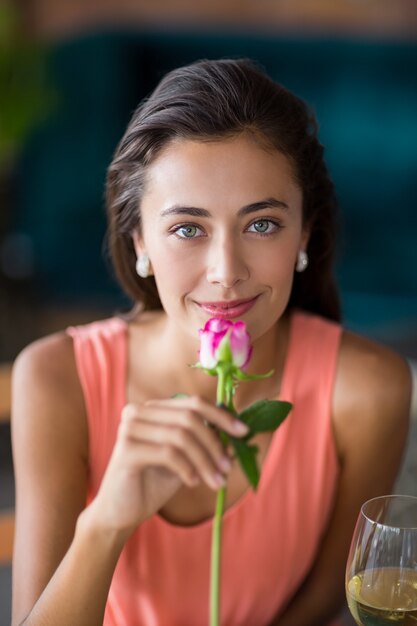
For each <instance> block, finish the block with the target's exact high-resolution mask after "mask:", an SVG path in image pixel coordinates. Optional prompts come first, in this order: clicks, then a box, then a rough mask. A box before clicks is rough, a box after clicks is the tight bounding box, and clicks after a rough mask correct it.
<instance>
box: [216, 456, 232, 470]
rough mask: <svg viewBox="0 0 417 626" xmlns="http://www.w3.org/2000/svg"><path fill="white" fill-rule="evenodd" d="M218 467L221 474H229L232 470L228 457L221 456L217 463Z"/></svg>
mask: <svg viewBox="0 0 417 626" xmlns="http://www.w3.org/2000/svg"><path fill="white" fill-rule="evenodd" d="M219 466H220V469H221V470H223V472H229V471H230V470H231V468H232V462H231V460H230V459H229V457H228V456H223V457H222V458H221V459H220V461H219Z"/></svg>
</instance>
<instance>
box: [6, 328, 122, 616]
mask: <svg viewBox="0 0 417 626" xmlns="http://www.w3.org/2000/svg"><path fill="white" fill-rule="evenodd" d="M12 429H13V430H12V437H13V455H14V464H15V475H16V493H17V502H16V510H17V518H16V519H17V523H16V538H15V548H14V559H13V624H20V623H22V621H24V622H25V623H28V624H32V623H42V624H49V623H51V624H52V623H61V624H65V623H66V620H65V616H66V613H67V612H68V611H69V612H70V614H71V612H72V615H73V622H72V623H79V624H83V623H85V622H83V619H84V618H82V619H80V620H78V616H77V615H75V616H74V614H73V611H74V607H77V610H78V611H80V612H81V611H83V610H86V616H87V617H88V623H89V624H91V625H94V624H96V623H97V624H98V623H100V621H101V622H102V614H103V612H104V602H105V598H106V595H107V589H108V586H109V584H110V580H111V574H112V571H113V568H114V565H115V560H116V559H117V551H116V550H115V546H114V545H110V544H109V542H108V541H107V543H106V542H104V544H103V549H101V547H100V546H99V541H96V542H94V543H93V542H91V541H89V539H90V536H91V534H92V533H93V532H94V531H93V527H90V528H89V527H88V524H87V523H86V522H85V523H84V524H81V523H78V524H77V520H78V517H79V515H80V513H81V511H82V510H83V509H84V507H85V502H86V485H87V445H88V441H87V425H86V417H85V409H84V402H83V397H82V392H81V389H80V385H79V383H78V377H77V373H76V369H75V363H74V358H73V350H72V341H71V340H70V339H69V338H68V337H66V336H64V335H56V336H53V337H50V338H48V339H47V340H42V341H40V342H37V343H36V344H33V345H32V346H30V347H29V348H27V349H26V350H25V351H24V352H23V353H22V354H21V355H20V356H19V358H18V359H17V361H16V364H15V367H14V374H13V407H12ZM90 526H91V525H90ZM76 528H77V532H75V529H76ZM74 533H75V536H74ZM88 544H89V546H90V547H91V552H89V555H90V556H91V564H90V568H88V567H85V568H84V564H85V559H83V560H81V561H80V560H79V558H80V556H82V555H83V554H84V553H85V552H86V550H87V545H88ZM70 545H71V549H70V550H69V551H68V548H69V546H70ZM92 546H94V548H93V547H92ZM96 547H97V548H98V549H96ZM118 547H119V546H118ZM89 549H90V548H89ZM67 551H68V552H67ZM66 553H67V554H66ZM65 554H66V556H65ZM103 555H104V556H105V558H104V556H103ZM64 556H65V559H64ZM100 557H101V559H100ZM63 559H64V560H63ZM61 561H62V563H61ZM95 561H96V562H95ZM106 561H107V562H106ZM60 563H61V565H60V567H59V568H58V566H59V564H60ZM80 563H83V567H80ZM57 568H58V569H57ZM91 568H94V569H95V572H94V574H95V575H94V577H91V578H90V579H89V576H91V571H90V570H91ZM54 573H55V574H54ZM52 577H53V578H52ZM51 579H52V580H51ZM93 580H94V589H91V583H92V581H93ZM49 581H51V582H50V583H49V585H48V582H49ZM84 586H85V587H84ZM46 587H47V593H46V594H45V595H44V596H43V601H44V602H45V601H46V602H48V596H49V597H52V596H54V601H53V602H52V603H51V606H50V609H49V610H47V611H46V612H45V614H44V613H43V611H42V603H40V604H37V609H36V611H34V613H33V614H31V616H30V618H28V619H27V620H25V618H26V616H27V615H28V614H29V613H30V611H31V609H32V607H33V606H34V605H35V603H36V600H37V599H38V598H39V597H40V596H41V593H42V591H43V590H44V589H45V588H46ZM83 587H84V589H83ZM54 588H55V590H54ZM59 589H71V590H72V593H71V597H70V594H63V597H62V598H61V599H59V598H58V597H57V596H58V595H59ZM86 592H87V593H88V596H89V600H88V602H86V597H87V596H86ZM71 605H72V606H71ZM37 613H38V614H39V621H36V614H37ZM94 614H95V616H94ZM58 615H59V617H58Z"/></svg>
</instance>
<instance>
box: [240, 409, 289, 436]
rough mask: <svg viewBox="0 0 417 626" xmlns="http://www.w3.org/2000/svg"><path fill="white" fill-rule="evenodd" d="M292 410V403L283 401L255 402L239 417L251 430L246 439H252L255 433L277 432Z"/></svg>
mask: <svg viewBox="0 0 417 626" xmlns="http://www.w3.org/2000/svg"><path fill="white" fill-rule="evenodd" d="M291 409H292V404H291V403H290V402H284V401H281V400H259V401H258V402H255V403H254V404H252V405H251V406H250V407H248V408H247V409H245V410H244V411H242V413H240V415H239V418H240V419H241V420H242V421H243V422H245V424H247V425H248V426H249V428H250V432H249V433H248V434H247V435H246V437H245V439H246V440H248V439H250V438H251V437H252V436H253V435H254V434H255V433H265V432H271V431H273V430H276V429H277V428H278V426H280V425H281V424H282V422H283V421H284V419H285V418H286V417H287V415H288V413H289V412H290V411H291Z"/></svg>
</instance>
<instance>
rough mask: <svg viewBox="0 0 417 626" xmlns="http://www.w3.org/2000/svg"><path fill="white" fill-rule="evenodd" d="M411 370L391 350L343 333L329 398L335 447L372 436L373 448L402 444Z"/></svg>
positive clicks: (406, 421) (404, 434) (406, 424)
mask: <svg viewBox="0 0 417 626" xmlns="http://www.w3.org/2000/svg"><path fill="white" fill-rule="evenodd" d="M411 387H412V382H411V372H410V367H409V365H408V363H407V361H406V360H405V359H404V358H403V357H402V356H401V355H399V354H397V353H396V352H395V351H393V350H391V349H390V348H388V347H386V346H383V345H381V344H378V343H376V342H374V341H371V340H369V339H366V338H365V337H361V336H359V335H356V334H354V333H351V332H348V331H345V332H344V333H343V336H342V342H341V349H340V356H339V363H338V368H337V375H336V384H335V394H334V422H335V429H336V435H337V436H338V439H339V447H340V449H341V451H342V453H343V446H344V442H346V443H347V444H348V445H349V444H351V443H352V438H355V439H356V441H358V438H359V437H365V440H366V438H367V437H368V436H369V437H370V438H371V437H372V438H373V440H374V442H375V445H378V442H379V443H382V442H384V441H385V442H388V441H389V439H390V437H393V440H391V441H392V442H395V441H396V440H397V441H399V442H400V441H403V440H404V438H405V437H406V433H407V431H408V421H409V412H410V404H411Z"/></svg>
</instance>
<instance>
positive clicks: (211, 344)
mask: <svg viewBox="0 0 417 626" xmlns="http://www.w3.org/2000/svg"><path fill="white" fill-rule="evenodd" d="M199 333H200V364H201V365H202V366H203V367H204V368H206V369H214V368H215V367H216V365H217V364H218V362H219V361H221V360H223V361H229V362H231V363H232V364H233V365H234V366H235V367H238V368H244V367H245V366H246V365H247V364H248V362H249V359H250V357H251V354H252V346H251V341H250V335H249V333H248V331H247V330H246V324H245V322H241V321H239V322H235V323H233V322H231V321H229V320H222V319H218V318H215V317H214V318H212V319H210V320H208V322H207V323H206V325H205V326H204V328H203V329H201V330H200V331H199Z"/></svg>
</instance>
